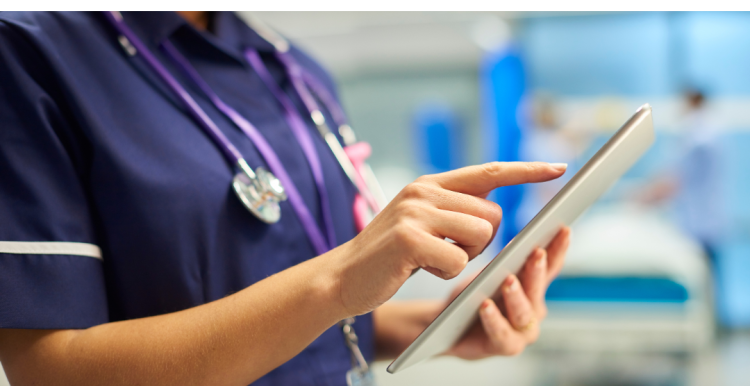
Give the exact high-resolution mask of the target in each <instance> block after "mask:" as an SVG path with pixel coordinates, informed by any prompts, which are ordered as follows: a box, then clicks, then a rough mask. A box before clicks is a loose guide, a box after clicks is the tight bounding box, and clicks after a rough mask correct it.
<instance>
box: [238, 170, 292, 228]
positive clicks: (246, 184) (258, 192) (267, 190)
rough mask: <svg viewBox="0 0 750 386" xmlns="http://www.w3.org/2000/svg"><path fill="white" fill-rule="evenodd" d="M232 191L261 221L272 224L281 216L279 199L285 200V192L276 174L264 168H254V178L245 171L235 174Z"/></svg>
mask: <svg viewBox="0 0 750 386" xmlns="http://www.w3.org/2000/svg"><path fill="white" fill-rule="evenodd" d="M232 187H233V188H234V192H235V193H236V194H237V197H239V199H240V201H242V204H243V205H245V207H246V208H247V209H248V210H250V212H252V213H253V214H254V215H255V216H257V217H258V218H259V219H260V220H261V221H263V222H265V223H268V224H273V223H276V222H278V221H279V219H280V218H281V208H280V207H279V201H284V200H286V192H285V191H284V187H283V186H282V185H281V181H279V179H278V178H276V176H274V175H273V174H272V173H271V172H269V171H267V170H266V169H264V168H262V167H259V168H256V169H255V178H250V176H248V175H247V174H246V173H245V172H243V171H240V172H239V173H237V174H235V176H234V179H233V180H232Z"/></svg>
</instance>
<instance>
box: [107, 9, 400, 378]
mask: <svg viewBox="0 0 750 386" xmlns="http://www.w3.org/2000/svg"><path fill="white" fill-rule="evenodd" d="M105 15H106V17H107V20H109V22H110V23H112V25H113V26H114V27H115V28H116V29H117V31H118V32H119V36H118V41H119V43H120V45H121V46H122V47H123V48H124V49H125V51H126V52H127V53H128V55H130V56H135V55H136V54H139V53H140V55H141V56H142V57H143V59H144V60H145V61H146V63H147V64H148V65H149V66H150V67H151V68H152V69H153V70H154V72H156V74H157V75H159V77H160V78H162V80H164V82H165V83H166V84H167V86H168V87H169V88H170V89H171V90H172V91H173V93H174V94H175V95H176V96H177V97H178V98H179V99H180V101H182V103H183V104H184V105H185V107H186V108H187V110H188V111H189V113H190V115H191V116H192V117H193V118H194V119H195V120H196V121H197V122H198V124H199V125H200V127H201V129H203V130H204V131H205V132H206V134H207V135H208V136H209V137H210V138H211V139H212V140H213V141H214V142H215V143H216V145H217V146H218V147H219V148H220V149H221V151H222V153H223V154H224V156H225V157H226V158H227V159H228V160H229V161H230V163H231V164H232V165H234V166H235V168H236V169H238V171H237V173H236V174H235V176H234V178H233V179H232V187H233V188H234V191H235V193H236V194H237V196H238V197H239V199H240V201H242V203H243V204H244V206H245V207H246V208H247V209H248V210H249V211H250V212H251V213H252V214H254V215H255V216H256V217H257V218H259V219H260V220H261V221H264V222H266V223H275V222H277V221H279V219H280V217H281V208H280V206H279V202H280V201H284V200H287V199H289V201H290V204H291V206H292V208H293V209H294V211H295V213H296V214H297V216H298V218H299V219H300V221H301V223H302V225H303V228H304V229H305V233H306V234H307V236H308V238H309V239H310V242H311V243H312V245H313V248H314V249H315V251H316V252H317V253H318V254H319V255H320V254H323V253H325V252H327V251H328V250H330V249H333V248H334V247H335V246H336V240H335V235H334V229H333V220H332V218H331V213H330V209H329V208H328V203H329V201H328V194H327V190H326V187H325V183H324V181H323V178H322V177H323V176H322V166H321V165H320V160H319V158H318V157H317V153H316V150H315V146H314V144H313V142H312V138H311V137H310V135H309V132H308V130H307V126H306V125H305V123H304V122H303V121H302V119H301V117H300V116H299V115H298V113H297V111H296V109H295V107H294V105H293V104H292V102H291V101H290V100H289V98H288V96H286V94H285V93H284V92H283V91H282V90H281V88H280V87H279V85H278V84H276V83H275V81H274V80H273V78H272V77H271V75H270V73H269V72H268V69H267V68H266V67H265V65H264V64H263V61H262V60H261V58H260V55H259V54H258V53H257V52H256V51H254V50H246V51H245V58H246V59H247V60H248V62H249V63H250V65H251V66H252V67H253V69H254V70H255V72H256V73H257V74H258V75H259V76H260V77H261V79H262V80H263V82H264V83H265V84H266V86H267V87H268V89H269V90H270V91H271V92H272V93H273V94H274V96H275V97H276V99H277V100H278V101H279V103H280V104H281V105H282V107H283V109H284V112H285V118H286V120H287V122H288V124H289V126H290V128H291V129H292V133H293V134H294V136H295V137H296V139H297V141H298V143H299V145H300V146H301V147H302V150H303V153H304V154H305V158H307V160H308V163H309V165H310V168H311V170H312V172H313V177H314V180H315V184H316V187H317V188H318V196H319V199H320V205H321V211H322V213H323V222H324V223H325V234H326V235H325V236H324V235H323V233H324V232H323V231H322V230H321V229H320V228H319V226H318V225H317V222H316V221H315V218H314V217H313V216H312V214H311V213H310V211H309V209H308V208H307V206H306V205H305V203H304V202H303V200H302V196H301V194H300V193H299V191H298V190H297V188H296V186H295V185H294V181H292V179H291V178H290V177H289V174H288V173H287V172H286V169H284V166H283V165H282V164H281V161H280V160H279V158H278V156H277V155H276V153H275V152H274V150H273V148H271V146H270V145H269V144H268V142H266V140H265V138H264V137H263V135H261V133H260V132H259V131H258V130H257V129H256V128H255V126H253V124H252V123H250V122H249V121H248V120H246V119H245V118H244V117H243V116H242V115H240V114H239V113H238V112H237V111H235V110H234V109H233V108H232V107H230V106H229V105H227V104H226V103H224V102H223V101H222V100H221V98H219V96H218V95H216V93H214V92H213V90H212V89H211V88H210V87H209V86H208V84H206V82H205V81H204V80H203V79H202V78H201V77H200V76H199V74H198V72H197V71H196V70H195V69H194V68H193V67H192V66H191V65H190V63H189V62H188V61H187V59H185V58H184V57H183V56H182V55H181V54H180V53H179V52H178V51H177V49H176V48H175V47H174V46H173V45H172V44H171V43H170V42H169V41H165V42H164V43H162V45H161V48H162V49H163V50H164V52H165V53H166V54H167V56H168V57H169V58H170V59H171V60H172V61H174V62H175V64H176V65H177V66H178V67H179V68H180V69H181V70H182V72H183V73H184V74H185V75H186V76H187V77H188V78H189V79H190V80H191V81H192V82H193V83H195V85H196V86H198V88H200V89H201V91H202V92H203V93H204V94H205V95H206V96H207V97H208V98H209V99H210V100H211V102H212V103H213V104H214V106H216V108H217V109H219V110H220V111H221V112H222V113H223V114H224V115H225V116H226V117H227V118H229V119H230V120H231V121H232V122H234V124H235V125H236V126H237V127H239V128H240V129H241V130H242V131H243V132H244V133H245V134H246V135H247V136H248V137H249V138H250V140H251V141H252V142H253V143H254V144H255V147H256V149H257V150H258V152H259V153H260V154H261V155H262V156H263V158H264V159H265V161H266V163H267V164H268V167H269V168H270V169H271V170H272V172H271V171H268V170H266V169H264V168H263V167H258V168H256V169H255V170H253V169H252V168H251V167H250V166H249V165H248V163H247V161H245V159H244V158H243V157H242V155H241V154H240V152H239V150H237V148H236V147H235V146H234V145H232V143H231V142H230V141H229V140H228V139H227V138H226V136H224V134H223V133H222V132H221V131H220V130H219V128H218V126H216V124H215V123H214V122H213V121H212V120H211V118H209V116H208V115H207V114H206V113H205V112H204V111H203V109H201V107H200V106H199V105H198V104H197V103H196V102H195V100H194V99H193V98H192V97H191V96H190V94H188V92H187V91H186V90H185V89H184V88H183V87H182V86H181V85H180V83H179V82H177V80H176V79H175V78H174V77H173V76H172V75H171V74H170V73H169V71H167V70H166V68H164V66H162V65H161V63H159V61H158V60H157V59H156V58H155V57H154V55H153V54H152V53H151V52H150V51H149V50H148V49H147V48H146V46H145V45H144V44H143V42H141V40H140V39H139V38H138V37H137V36H136V35H135V34H134V33H133V32H132V31H131V30H130V28H129V27H128V26H127V24H125V21H124V20H123V18H122V15H121V14H120V13H119V12H105ZM251 27H252V28H253V29H254V30H255V31H256V32H257V33H258V34H259V35H261V37H263V38H265V39H266V40H267V41H268V42H270V43H271V44H272V45H273V46H274V47H275V49H276V57H277V59H279V61H280V62H281V63H282V64H283V65H284V67H285V68H286V70H287V74H288V75H289V78H290V79H291V80H292V85H293V87H294V88H295V90H296V91H297V93H298V94H299V96H300V98H301V99H302V101H303V104H304V105H305V108H306V109H307V110H308V113H309V114H310V117H311V118H312V120H313V122H314V123H315V125H316V127H317V129H318V132H319V133H320V135H322V136H323V139H324V140H325V142H326V143H327V144H328V147H329V148H330V149H331V151H332V152H333V154H334V156H335V157H336V159H337V161H338V162H339V164H340V165H341V167H342V169H343V170H344V172H345V174H346V175H347V177H348V178H349V180H351V181H352V183H353V184H354V186H355V187H356V188H357V190H358V192H359V194H360V195H361V196H362V197H363V199H364V201H366V202H367V205H368V206H369V209H370V215H375V214H377V213H378V211H379V210H380V209H381V208H383V207H384V206H385V204H386V200H385V195H384V194H383V191H382V189H381V188H380V185H379V184H378V183H377V180H376V179H375V176H374V174H373V173H372V169H371V168H370V167H369V166H368V165H367V164H366V163H360V166H363V167H360V168H357V167H355V166H354V164H353V163H352V160H351V159H350V158H349V156H348V155H347V153H346V150H345V149H344V147H343V146H342V145H341V143H340V142H339V141H338V138H337V137H336V136H335V135H334V134H333V132H331V130H330V128H329V127H328V125H327V123H326V121H325V117H324V116H323V114H322V112H321V110H320V108H319V106H318V104H317V102H316V101H315V98H314V97H313V95H312V93H311V92H310V90H309V89H308V88H307V87H308V86H309V87H310V88H311V89H313V90H315V94H316V95H317V96H318V98H320V100H321V101H322V102H323V104H324V105H326V108H327V109H328V111H329V112H330V113H331V116H332V117H333V119H334V120H335V122H336V124H337V125H338V130H339V133H340V134H341V136H342V138H343V139H344V142H345V143H346V144H347V146H350V145H353V144H355V142H356V137H355V136H354V132H353V131H352V129H351V127H349V125H348V124H347V123H346V119H345V116H344V114H343V110H342V109H341V106H339V105H338V103H336V101H335V99H334V98H333V97H332V96H331V95H330V94H329V93H328V91H327V89H326V88H325V87H324V86H323V85H322V84H321V83H320V82H319V81H318V80H317V79H316V78H315V77H314V76H312V74H309V73H307V72H306V71H304V70H303V69H302V67H301V66H300V65H299V64H297V63H296V61H295V60H294V58H292V56H291V55H290V54H289V43H288V42H286V40H284V39H283V38H281V37H280V36H278V35H276V34H275V33H274V32H273V31H271V30H270V29H268V28H265V27H264V26H263V25H262V24H260V23H259V22H257V21H254V22H252V23H251ZM355 210H356V207H355ZM355 216H356V213H355ZM353 323H354V318H347V319H345V320H343V321H341V322H340V323H339V325H340V326H341V328H342V332H343V334H344V338H345V343H346V345H347V347H348V348H349V349H350V352H351V357H352V363H353V364H354V366H353V368H352V370H350V371H348V372H347V374H346V379H347V383H348V384H349V385H354V384H363V385H365V384H367V385H370V384H373V383H374V381H373V376H372V372H371V371H370V370H369V367H368V365H367V361H366V360H365V358H364V356H363V355H362V352H361V351H360V349H359V346H358V343H357V342H358V338H357V335H356V334H355V332H354V328H353V326H352V325H353Z"/></svg>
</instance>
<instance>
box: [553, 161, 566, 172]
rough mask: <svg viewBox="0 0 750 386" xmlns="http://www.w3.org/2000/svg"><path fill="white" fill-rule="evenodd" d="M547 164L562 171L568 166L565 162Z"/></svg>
mask: <svg viewBox="0 0 750 386" xmlns="http://www.w3.org/2000/svg"><path fill="white" fill-rule="evenodd" d="M549 166H552V168H553V169H557V170H559V171H563V170H565V169H567V168H568V164H566V163H556V164H549Z"/></svg>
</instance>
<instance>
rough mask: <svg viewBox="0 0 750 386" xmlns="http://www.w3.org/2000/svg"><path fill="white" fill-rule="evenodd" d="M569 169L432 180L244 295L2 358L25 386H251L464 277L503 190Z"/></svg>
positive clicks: (24, 336)
mask: <svg viewBox="0 0 750 386" xmlns="http://www.w3.org/2000/svg"><path fill="white" fill-rule="evenodd" d="M564 171H565V166H564V165H550V164H547V163H490V164H485V165H478V166H472V167H467V168H463V169H458V170H454V171H452V172H447V173H442V174H437V175H433V176H425V177H421V178H419V179H418V180H417V181H416V182H414V183H412V184H410V185H409V186H407V187H406V188H405V189H404V190H403V191H402V192H401V193H400V194H399V195H398V197H396V198H395V199H394V200H393V201H392V202H391V203H390V204H389V205H388V206H387V207H386V208H385V209H384V210H383V212H381V213H380V214H379V215H378V216H377V217H376V218H375V220H374V221H373V222H372V223H371V224H370V225H368V226H367V227H366V228H365V229H364V230H363V231H362V233H360V235H358V236H357V237H355V238H354V239H353V240H351V241H349V242H348V243H346V244H344V245H342V246H340V247H338V248H336V249H334V250H332V251H330V252H328V253H326V254H323V255H321V256H318V257H316V258H314V259H311V260H308V261H306V262H304V263H301V264H299V265H296V266H294V267H291V268H289V269H286V270H284V271H282V272H279V273H278V274H275V275H273V276H271V277H268V278H266V279H264V280H261V281H260V282H258V283H255V284H253V285H251V286H250V287H247V288H245V289H243V290H242V291H239V292H237V293H234V294H232V295H229V296H227V297H225V298H222V299H219V300H216V301H213V302H210V303H207V304H203V305H200V306H197V307H193V308H189V309H186V310H183V311H179V312H173V313H169V314H164V315H158V316H153V317H148V318H141V319H133V320H125V321H118V322H110V323H105V324H101V325H98V326H94V327H91V328H88V329H83V330H24V329H0V361H2V363H3V367H4V368H5V370H6V373H7V375H8V377H9V379H10V381H11V383H12V384H13V385H17V386H23V385H36V384H54V385H77V386H85V385H103V384H106V385H111V386H115V385H133V384H158V385H214V386H216V385H227V386H229V385H247V384H249V383H251V382H253V381H254V380H256V379H258V378H260V377H261V376H263V375H264V374H266V373H268V372H269V371H271V370H273V369H275V368H277V367H278V366H280V365H282V364H283V363H284V362H286V361H288V360H289V359H291V358H292V357H294V356H295V355H297V354H298V353H299V352H300V351H302V350H303V349H304V348H305V347H307V345H309V344H310V343H311V342H312V341H313V340H314V339H315V338H317V337H318V336H320V334H322V333H323V332H325V331H326V330H327V329H328V328H330V327H331V326H333V325H334V324H336V323H337V322H338V321H339V320H342V319H344V318H346V317H349V316H354V315H359V314H363V313H366V312H369V311H372V310H374V309H375V308H377V307H378V306H380V305H381V304H383V303H384V302H385V301H386V300H388V299H390V297H391V296H393V294H394V293H395V292H396V290H398V288H399V287H400V286H401V285H402V284H403V283H404V282H405V281H406V279H408V278H409V276H410V275H411V273H412V271H413V270H414V269H416V268H420V267H421V268H424V269H425V270H427V271H429V272H431V273H433V274H435V275H438V276H439V277H442V278H446V279H447V278H451V277H455V276H456V275H457V274H458V273H459V272H461V270H462V269H463V268H464V266H465V265H466V263H467V262H468V261H469V260H470V259H472V258H474V257H475V256H476V255H477V254H479V253H480V252H481V251H482V250H483V249H484V248H485V247H486V245H487V244H488V243H489V241H490V240H491V238H492V237H493V235H494V234H495V232H496V230H497V227H498V224H499V222H500V218H501V215H502V213H501V210H500V208H499V207H498V206H497V205H496V204H494V203H492V202H490V201H487V200H485V199H484V198H485V197H486V195H487V194H488V193H489V192H490V191H491V190H492V189H494V188H496V187H499V186H504V185H512V184H521V183H527V182H540V181H546V180H550V179H554V178H557V177H559V176H560V175H562V174H563V173H564ZM446 237H447V238H450V239H452V240H455V241H456V244H454V243H449V242H447V241H445V240H444V238H446ZM268 258H273V256H269V257H268ZM506 302H507V299H506ZM488 308H489V309H491V310H496V308H490V307H488ZM519 309H520V308H519ZM496 316H497V315H496ZM483 320H484V319H483ZM498 320H501V319H498V318H496V317H493V316H490V317H488V318H487V321H488V323H497V321H498ZM511 320H513V317H511ZM491 331H500V330H499V329H492V330H491ZM488 335H490V334H488ZM490 337H491V338H492V336H491V335H490ZM498 338H500V339H501V338H502V337H498ZM477 339H479V338H477ZM493 339H494V338H493ZM493 350H494V349H493ZM490 351H491V350H490ZM492 352H500V351H497V350H495V351H492ZM458 354H460V353H458Z"/></svg>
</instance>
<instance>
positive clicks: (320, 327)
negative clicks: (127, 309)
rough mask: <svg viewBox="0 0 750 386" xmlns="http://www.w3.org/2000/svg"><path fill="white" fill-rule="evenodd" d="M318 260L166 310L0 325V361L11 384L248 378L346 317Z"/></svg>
mask: <svg viewBox="0 0 750 386" xmlns="http://www.w3.org/2000/svg"><path fill="white" fill-rule="evenodd" d="M326 264H328V263H327V260H326V259H325V255H324V256H321V257H319V258H317V259H313V260H310V261H308V262H306V263H303V264H300V265H298V266H295V267H293V268H290V269H288V270H285V271H283V272H281V273H279V274H276V275H274V276H271V277H269V278H267V279H265V280H263V281H261V282H258V283H256V284H254V285H252V286H250V287H248V288H246V289H244V290H243V291H240V292H238V293H236V294H234V295H231V296H228V297H226V298H223V299H221V300H218V301H215V302H212V303H209V304H205V305H202V306H199V307H195V308H191V309H188V310H184V311H180V312H176V313H172V314H166V315H161V316H155V317H149V318H143V319H136V320H129V321H122V322H115V323H107V324H103V325H100V326H96V327H92V328H89V329H86V330H60V331H54V332H49V333H46V334H44V335H43V337H41V338H39V339H34V338H33V335H34V334H40V333H41V332H40V331H32V330H25V331H7V330H6V331H4V332H3V334H2V335H0V337H1V339H0V346H2V354H4V355H3V357H2V358H0V360H2V361H3V365H4V367H5V368H6V371H7V372H8V375H9V377H10V380H11V381H12V382H13V384H14V385H16V384H17V385H28V384H40V385H41V384H45V385H47V384H55V385H61V384H62V385H65V384H70V385H78V386H80V385H104V384H106V385H134V384H144V385H145V384H149V385H152V384H153V385H157V384H158V385H172V384H174V385H247V384H249V383H250V382H252V381H254V380H255V379H257V378H259V377H261V376H262V375H264V374H265V373H267V372H269V371H271V370H272V369H274V368H276V367H278V366H279V365H281V364H283V363H284V362H286V361H287V360H289V359H290V358H292V357H293V356H295V355H296V354H297V353H299V352H300V351H302V350H303V349H304V348H305V347H306V346H307V345H309V344H310V343H311V342H312V341H313V340H314V339H315V338H316V337H318V336H319V335H320V334H321V333H323V332H324V331H325V330H326V329H328V328H329V327H331V326H332V325H334V324H335V323H336V322H337V321H338V320H340V319H342V318H344V317H346V316H349V315H346V314H345V311H344V310H343V309H342V307H340V306H339V304H340V303H339V299H338V296H339V294H338V289H337V288H336V286H337V283H336V280H333V279H330V278H328V277H326V276H324V274H323V273H324V272H331V270H330V269H329V267H327V266H326ZM0 332H2V331H0ZM8 353H13V355H8Z"/></svg>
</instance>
